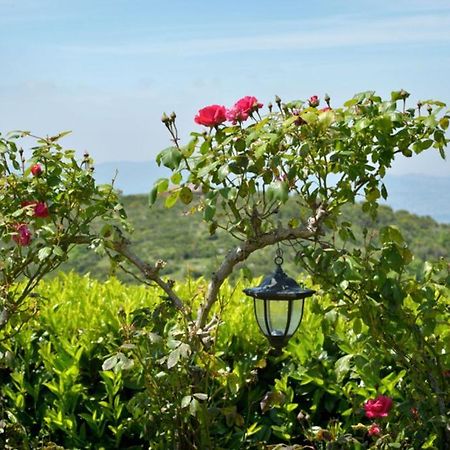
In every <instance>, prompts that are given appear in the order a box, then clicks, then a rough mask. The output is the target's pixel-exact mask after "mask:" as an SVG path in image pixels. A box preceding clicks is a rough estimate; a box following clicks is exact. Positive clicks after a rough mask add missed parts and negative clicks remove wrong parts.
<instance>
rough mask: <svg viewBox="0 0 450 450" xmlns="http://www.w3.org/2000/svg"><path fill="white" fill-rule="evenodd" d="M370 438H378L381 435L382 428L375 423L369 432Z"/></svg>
mask: <svg viewBox="0 0 450 450" xmlns="http://www.w3.org/2000/svg"><path fill="white" fill-rule="evenodd" d="M368 433H369V436H377V435H379V434H380V433H381V428H380V426H379V425H377V424H376V423H373V424H372V425H371V426H370V428H369V430H368Z"/></svg>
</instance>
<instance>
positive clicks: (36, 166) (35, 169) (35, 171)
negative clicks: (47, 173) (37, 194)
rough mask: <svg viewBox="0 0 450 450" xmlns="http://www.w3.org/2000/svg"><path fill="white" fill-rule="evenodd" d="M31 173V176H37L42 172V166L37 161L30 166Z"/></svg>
mask: <svg viewBox="0 0 450 450" xmlns="http://www.w3.org/2000/svg"><path fill="white" fill-rule="evenodd" d="M30 170H31V173H32V174H33V176H35V177H38V176H39V175H41V174H42V167H41V165H40V164H39V163H37V164H33V165H32V166H31V169H30Z"/></svg>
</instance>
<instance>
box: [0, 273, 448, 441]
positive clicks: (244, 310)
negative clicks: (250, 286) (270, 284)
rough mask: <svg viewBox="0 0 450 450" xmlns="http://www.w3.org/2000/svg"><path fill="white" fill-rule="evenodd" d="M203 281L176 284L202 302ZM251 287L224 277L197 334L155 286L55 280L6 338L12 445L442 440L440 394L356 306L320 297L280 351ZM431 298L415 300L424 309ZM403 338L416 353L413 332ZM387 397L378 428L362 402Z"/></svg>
mask: <svg viewBox="0 0 450 450" xmlns="http://www.w3.org/2000/svg"><path fill="white" fill-rule="evenodd" d="M430 276H431V275H430ZM204 288H205V283H204V281H203V280H201V279H200V280H197V281H193V280H187V281H186V282H185V283H184V284H183V285H180V286H179V292H178V293H179V294H180V295H183V296H184V297H185V298H193V299H194V300H193V302H194V303H195V302H196V300H195V298H196V294H198V293H199V292H201V291H202V290H203V289H204ZM242 288H243V282H242V281H240V282H238V284H237V285H235V286H234V285H233V286H232V285H229V284H226V285H225V286H224V288H223V290H222V295H221V301H220V302H219V303H218V305H217V309H216V311H215V313H216V314H217V317H218V318H219V319H218V320H220V323H219V325H218V326H217V327H216V328H215V332H214V333H213V334H212V335H211V334H208V335H198V336H192V335H191V336H189V335H187V333H188V332H189V330H190V329H191V328H189V327H188V324H186V323H184V319H183V318H182V317H181V315H180V316H176V317H174V315H173V311H172V309H171V307H170V305H169V303H168V302H167V301H166V300H165V299H164V297H161V296H160V293H159V292H158V291H157V290H156V289H153V288H144V287H136V286H124V285H122V284H120V282H118V281H117V280H114V279H110V280H108V281H107V282H106V283H103V284H102V283H100V282H98V281H94V280H92V279H90V278H88V277H79V276H77V275H74V274H70V275H61V276H60V277H59V278H57V279H55V280H52V281H49V282H45V283H44V284H43V285H42V286H41V288H40V289H39V294H40V295H42V297H43V298H46V303H45V305H43V307H42V309H41V312H40V314H39V315H38V316H37V317H35V318H34V319H33V320H32V321H31V322H30V323H29V326H28V327H27V328H24V329H22V330H21V331H20V333H18V334H17V335H15V336H14V337H13V338H12V339H11V340H9V341H8V342H4V343H3V345H2V349H1V351H2V355H3V358H2V366H1V369H0V370H1V372H0V373H1V377H2V387H1V405H2V416H3V417H2V420H1V422H0V423H1V427H2V431H3V433H2V434H0V436H1V439H3V442H1V443H2V445H3V447H4V448H11V449H12V448H14V449H16V448H38V447H39V446H40V445H42V446H47V447H46V448H51V447H49V445H50V443H51V442H55V443H57V444H58V445H62V446H64V448H70V449H72V448H80V449H84V448H87V449H88V448H92V449H94V448H95V449H97V448H121V449H125V448H146V446H148V447H149V448H160V449H166V448H230V449H232V448H236V449H238V448H271V447H270V446H275V445H276V444H278V445H281V444H285V445H288V444H290V445H293V444H296V445H298V446H299V447H298V448H302V447H301V446H306V445H312V446H313V448H366V447H367V446H370V445H377V448H391V447H392V448H395V447H397V448H400V446H401V448H419V443H420V445H422V446H423V447H422V448H438V447H436V444H433V442H434V441H436V440H437V439H438V435H437V432H436V431H433V430H435V425H436V423H435V422H436V421H439V420H445V417H440V416H439V414H437V415H436V414H434V412H433V403H436V402H437V399H435V398H424V397H421V392H420V391H419V390H418V388H419V387H420V385H419V384H418V383H417V379H416V378H417V377H416V375H418V374H415V373H414V371H407V370H405V369H404V368H403V367H402V366H401V364H399V361H398V355H396V354H395V352H394V351H393V352H391V353H389V352H386V351H380V347H379V345H378V342H377V341H376V339H374V338H373V337H372V336H371V334H370V333H368V330H367V327H368V326H367V324H366V323H365V322H366V321H365V320H364V318H361V316H360V315H359V314H358V313H357V312H356V311H354V317H350V315H349V314H342V313H341V312H340V311H341V310H342V309H345V308H344V304H343V302H338V303H337V304H336V301H333V300H332V298H331V297H329V296H327V295H322V296H316V297H314V298H312V299H309V301H308V303H307V306H306V312H305V317H304V319H303V322H302V325H301V327H300V329H299V331H298V332H297V334H296V336H295V337H294V338H293V339H292V340H291V342H290V343H289V345H288V347H287V349H286V351H285V352H284V353H283V354H282V355H273V354H272V353H271V352H270V351H269V347H268V344H267V343H266V341H265V340H264V338H263V337H262V336H261V334H260V333H259V331H258V330H257V325H256V323H255V321H254V319H253V311H252V309H253V308H252V304H251V300H249V299H247V298H245V297H244V296H243V294H242V293H241V290H242ZM438 288H439V289H441V287H439V285H438V284H436V283H435V284H433V283H432V280H431V279H429V280H428V282H426V283H425V284H423V285H422V288H421V289H422V290H423V292H424V293H425V295H426V296H428V297H427V298H428V300H427V301H428V302H430V305H428V306H431V302H432V303H433V308H434V309H435V311H436V312H435V315H434V318H430V316H429V315H428V316H427V317H428V321H427V322H424V323H423V324H419V326H420V327H428V330H427V332H426V336H427V339H438V336H439V340H441V341H442V343H443V344H442V345H444V344H445V343H447V344H448V342H449V332H448V330H447V329H446V328H444V326H443V323H442V321H443V320H445V314H444V308H445V302H446V298H445V296H442V295H441V296H440V297H433V296H432V295H431V292H432V291H433V290H434V292H437V290H438ZM433 299H434V300H433ZM424 300H426V299H424V298H423V299H422V300H421V302H420V304H417V302H418V301H419V299H418V298H410V299H408V300H407V302H408V304H409V305H410V307H411V308H413V307H414V308H419V309H420V308H421V310H422V311H425V309H424V308H425V305H424V304H423V301H424ZM192 306H193V305H192ZM427 314H429V311H428V313H427ZM430 320H433V324H431V322H430ZM404 339H405V342H404V343H403V347H404V348H407V346H408V345H409V349H413V348H415V345H416V344H415V338H414V334H413V333H411V334H410V335H409V339H408V337H407V336H405V338H404ZM406 340H408V342H406ZM417 351H420V349H418V348H417ZM445 364H447V365H445V366H444V367H448V361H445ZM444 375H445V374H443V376H444ZM423 381H424V382H426V380H423ZM377 394H383V395H386V396H389V397H391V398H392V399H393V400H394V407H393V409H392V411H391V412H390V413H389V417H388V418H387V419H382V420H381V421H378V422H377V423H378V424H379V425H380V427H381V429H382V433H381V435H379V436H372V437H371V436H369V435H368V434H367V431H368V429H369V427H370V425H371V424H372V421H371V420H369V419H367V418H365V417H364V409H363V405H364V402H365V401H366V400H367V399H369V398H373V397H375V395H377ZM377 442H378V444H377ZM408 442H409V444H408V445H409V447H408V446H407V445H406V444H407V443H408ZM383 446H385V447H383ZM279 448H282V447H279ZM306 448H307V447H306Z"/></svg>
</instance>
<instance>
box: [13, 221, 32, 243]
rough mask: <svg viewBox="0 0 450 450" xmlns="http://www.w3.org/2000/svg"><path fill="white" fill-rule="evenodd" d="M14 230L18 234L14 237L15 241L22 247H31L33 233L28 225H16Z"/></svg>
mask: <svg viewBox="0 0 450 450" xmlns="http://www.w3.org/2000/svg"><path fill="white" fill-rule="evenodd" d="M14 230H15V232H16V233H15V234H14V235H13V239H14V241H15V242H16V243H17V244H18V245H20V246H22V247H25V246H27V245H30V243H31V231H30V229H29V228H28V226H27V224H25V223H17V224H16V225H14Z"/></svg>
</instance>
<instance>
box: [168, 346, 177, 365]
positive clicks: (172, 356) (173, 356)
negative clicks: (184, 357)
mask: <svg viewBox="0 0 450 450" xmlns="http://www.w3.org/2000/svg"><path fill="white" fill-rule="evenodd" d="M179 360H180V348H179V347H177V348H176V349H175V350H172V351H171V352H170V353H169V356H168V358H167V368H168V369H171V368H172V367H175V366H176V365H177V364H178V361H179Z"/></svg>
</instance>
